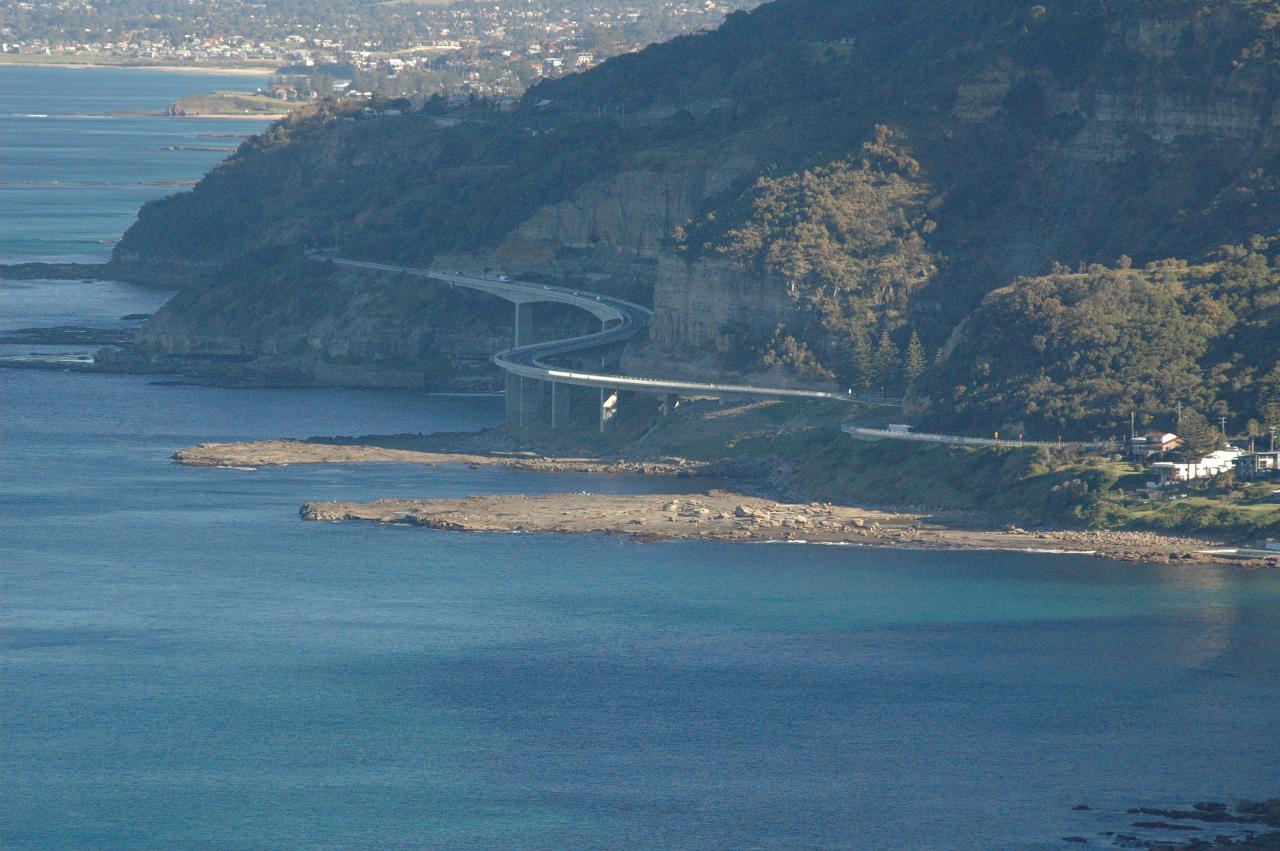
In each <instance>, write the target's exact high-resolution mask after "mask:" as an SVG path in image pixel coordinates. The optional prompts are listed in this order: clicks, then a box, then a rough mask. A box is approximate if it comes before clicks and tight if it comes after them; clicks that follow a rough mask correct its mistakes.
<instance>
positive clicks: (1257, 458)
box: [1236, 449, 1280, 482]
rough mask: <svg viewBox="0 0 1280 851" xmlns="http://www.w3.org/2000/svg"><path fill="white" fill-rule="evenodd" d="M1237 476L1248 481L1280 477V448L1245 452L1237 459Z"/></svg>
mask: <svg viewBox="0 0 1280 851" xmlns="http://www.w3.org/2000/svg"><path fill="white" fill-rule="evenodd" d="M1236 478H1237V479H1240V480H1241V481H1246V482H1257V481H1266V480H1268V479H1277V478H1280V449H1276V450H1272V451H1269V452H1246V453H1244V454H1243V455H1241V456H1240V457H1239V458H1237V459H1236Z"/></svg>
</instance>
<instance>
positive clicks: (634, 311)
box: [332, 257, 896, 405]
mask: <svg viewBox="0 0 1280 851" xmlns="http://www.w3.org/2000/svg"><path fill="white" fill-rule="evenodd" d="M332 262H333V263H335V264H336V265H339V266H344V267H347V268H351V269H363V270H368V271H373V272H386V273H390V274H396V275H413V276H416V277H420V278H429V279H432V280H436V281H442V282H444V283H447V284H450V285H452V286H456V287H465V288H467V289H471V290H478V291H480V292H486V293H491V294H492V295H496V296H498V297H500V298H504V299H506V300H507V301H510V302H513V303H515V304H516V305H517V308H518V307H519V305H521V304H529V303H533V302H557V303H560V304H568V305H572V306H573V307H577V308H580V309H582V310H585V311H587V312H588V313H590V314H592V315H593V316H595V317H596V318H598V319H599V320H600V321H601V323H603V326H604V327H603V328H602V329H601V330H599V331H596V332H593V333H591V334H583V335H581V336H577V337H566V338H564V339H560V340H551V341H548V342H543V343H532V344H527V345H521V344H520V342H521V341H520V340H519V339H517V340H516V342H517V345H515V346H513V347H511V348H509V349H505V350H503V351H501V352H498V353H497V354H496V355H494V356H493V362H494V363H495V364H497V365H498V366H499V367H501V368H502V369H503V370H505V371H506V372H507V373H509V374H511V375H516V376H519V377H521V378H532V379H536V380H538V381H547V382H550V383H552V384H573V385H577V386H579V387H599V388H605V389H614V390H632V391H636V392H641V393H655V394H673V395H677V396H711V397H726V396H728V397H748V398H766V399H822V400H829V401H839V402H859V403H864V404H877V405H883V404H888V405H893V404H896V400H887V401H886V400H882V399H880V398H878V397H871V396H864V395H859V394H848V393H832V392H829V391H825V390H804V389H797V388H793V387H765V386H761V385H757V384H720V383H709V382H701V381H684V380H681V379H679V378H651V377H639V376H634V375H622V374H619V373H610V372H594V371H585V370H571V369H566V368H565V367H562V366H557V365H555V364H551V363H547V360H548V359H551V358H555V357H560V356H563V355H570V354H574V353H576V352H582V351H587V350H594V349H603V348H607V347H613V346H620V345H622V344H623V343H626V342H627V341H628V340H631V339H632V338H634V337H635V336H636V335H637V334H639V333H640V332H641V331H643V330H644V329H645V328H646V327H648V325H649V322H650V320H651V319H652V318H653V311H651V310H649V309H648V308H646V307H642V306H640V305H638V304H635V303H633V302H629V301H624V300H623V299H620V298H614V297H612V296H607V295H600V294H598V293H592V292H585V291H582V290H572V289H569V288H567V287H555V286H551V285H549V284H539V283H534V282H531V281H515V280H511V279H510V278H508V277H506V276H491V275H480V274H476V273H474V272H460V271H445V270H439V269H420V268H414V267H410V266H393V265H389V264H386V263H373V262H370V261H367V260H350V259H346V258H340V257H335V258H332Z"/></svg>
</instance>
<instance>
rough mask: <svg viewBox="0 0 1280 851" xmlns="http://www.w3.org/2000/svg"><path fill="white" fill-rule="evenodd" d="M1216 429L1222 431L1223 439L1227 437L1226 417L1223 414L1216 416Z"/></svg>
mask: <svg viewBox="0 0 1280 851" xmlns="http://www.w3.org/2000/svg"><path fill="white" fill-rule="evenodd" d="M1218 431H1220V432H1222V437H1223V439H1224V440H1225V439H1226V437H1227V417H1226V415H1225V414H1224V415H1222V416H1220V417H1218Z"/></svg>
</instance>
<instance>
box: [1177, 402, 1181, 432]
mask: <svg viewBox="0 0 1280 851" xmlns="http://www.w3.org/2000/svg"><path fill="white" fill-rule="evenodd" d="M1178 428H1182V403H1181V402H1179V403H1178Z"/></svg>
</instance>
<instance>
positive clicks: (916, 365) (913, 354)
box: [902, 331, 929, 386]
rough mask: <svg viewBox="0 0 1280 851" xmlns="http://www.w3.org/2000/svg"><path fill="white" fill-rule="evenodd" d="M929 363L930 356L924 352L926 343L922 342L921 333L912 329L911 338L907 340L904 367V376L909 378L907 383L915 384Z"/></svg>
mask: <svg viewBox="0 0 1280 851" xmlns="http://www.w3.org/2000/svg"><path fill="white" fill-rule="evenodd" d="M928 365H929V358H928V357H927V356H926V355H925V353H924V344H923V343H921V342H920V335H919V334H917V333H916V332H915V331H912V332H911V340H910V341H908V342H907V361H906V364H905V365H904V366H903V368H902V376H903V377H904V378H905V379H906V380H907V385H908V386H910V385H912V384H915V383H916V379H918V378H919V377H920V376H922V375H924V371H925V368H926V367H927V366H928Z"/></svg>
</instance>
